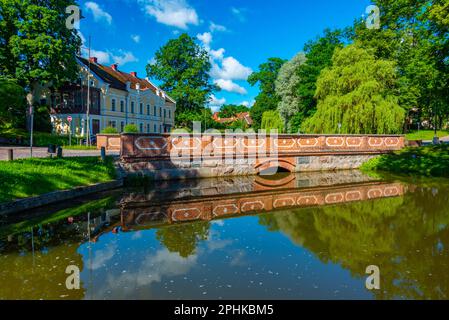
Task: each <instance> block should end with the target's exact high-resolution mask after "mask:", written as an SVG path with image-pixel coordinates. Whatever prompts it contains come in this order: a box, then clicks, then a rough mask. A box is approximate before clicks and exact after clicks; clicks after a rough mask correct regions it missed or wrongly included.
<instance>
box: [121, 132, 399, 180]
mask: <svg viewBox="0 0 449 320" xmlns="http://www.w3.org/2000/svg"><path fill="white" fill-rule="evenodd" d="M116 139H117V138H116ZM404 144H405V139H404V137H403V136H398V135H279V136H258V135H256V134H254V135H252V136H251V135H246V134H232V135H229V134H226V135H220V134H206V135H195V134H190V135H189V134H166V135H164V134H161V135H158V134H123V135H121V136H120V156H121V165H122V167H123V169H124V170H125V172H126V173H128V174H145V175H148V176H151V177H152V178H153V179H155V180H169V179H183V178H197V177H219V176H237V175H256V174H260V173H265V172H267V170H269V169H277V170H279V169H281V171H288V172H305V171H323V170H340V169H356V168H359V167H360V165H361V164H362V163H363V162H365V161H367V160H369V159H370V158H372V157H374V156H376V155H379V154H383V153H388V152H392V151H395V150H400V149H402V148H403V147H404ZM113 145H115V146H117V142H115V144H113Z"/></svg>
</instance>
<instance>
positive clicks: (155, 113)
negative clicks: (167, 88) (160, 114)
mask: <svg viewBox="0 0 449 320" xmlns="http://www.w3.org/2000/svg"><path fill="white" fill-rule="evenodd" d="M153 109H154V116H155V117H156V116H157V112H156V106H154V107H153Z"/></svg>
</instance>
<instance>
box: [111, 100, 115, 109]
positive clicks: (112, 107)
mask: <svg viewBox="0 0 449 320" xmlns="http://www.w3.org/2000/svg"><path fill="white" fill-rule="evenodd" d="M111 111H115V99H112V100H111Z"/></svg>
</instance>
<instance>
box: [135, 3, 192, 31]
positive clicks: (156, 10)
mask: <svg viewBox="0 0 449 320" xmlns="http://www.w3.org/2000/svg"><path fill="white" fill-rule="evenodd" d="M139 1H140V2H141V3H144V4H145V12H146V13H147V14H148V15H150V16H152V17H154V18H156V21H157V22H159V23H162V24H165V25H168V26H172V27H177V28H180V29H184V30H185V29H188V26H189V24H192V25H195V26H197V25H198V24H199V18H198V14H197V13H196V11H195V9H194V8H192V7H191V6H190V5H189V4H188V3H187V1H186V0H139Z"/></svg>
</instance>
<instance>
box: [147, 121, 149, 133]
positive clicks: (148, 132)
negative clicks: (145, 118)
mask: <svg viewBox="0 0 449 320" xmlns="http://www.w3.org/2000/svg"><path fill="white" fill-rule="evenodd" d="M147 133H150V124H149V123H147Z"/></svg>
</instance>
